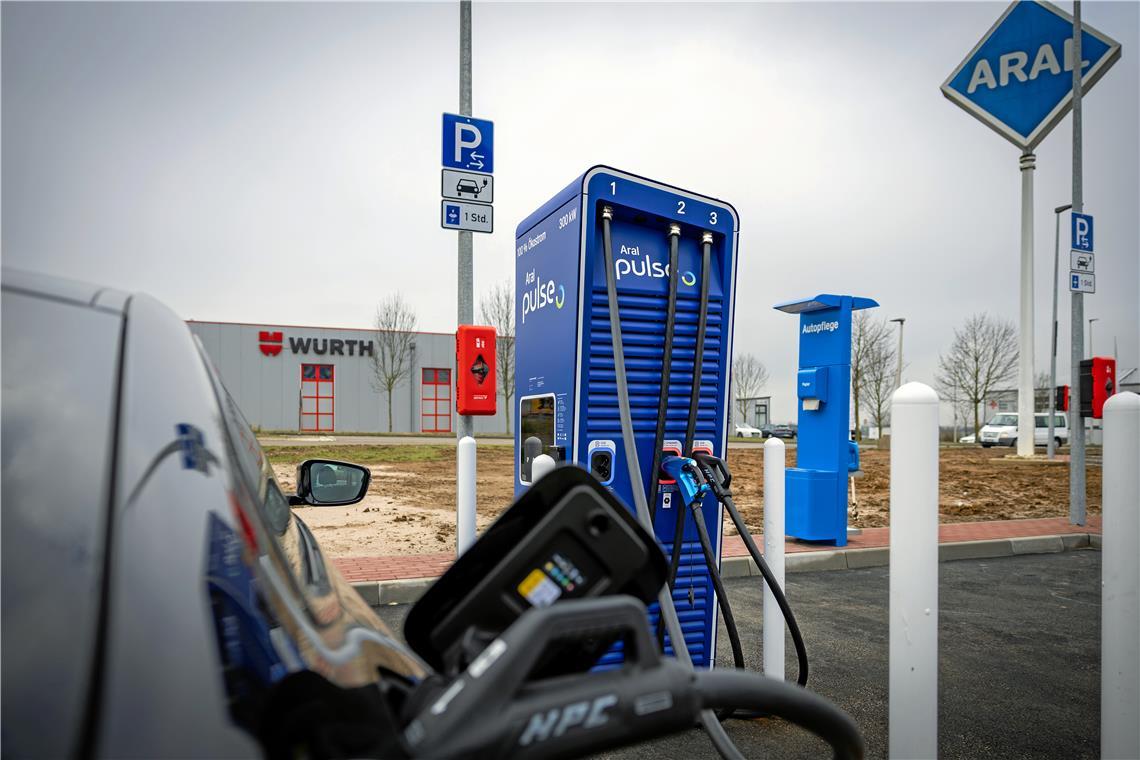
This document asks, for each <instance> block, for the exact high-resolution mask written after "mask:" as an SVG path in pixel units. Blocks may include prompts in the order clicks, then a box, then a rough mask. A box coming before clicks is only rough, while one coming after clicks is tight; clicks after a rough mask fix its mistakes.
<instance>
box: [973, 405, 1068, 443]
mask: <svg viewBox="0 0 1140 760" xmlns="http://www.w3.org/2000/svg"><path fill="white" fill-rule="evenodd" d="M1017 418H1018V417H1017V413H1016V412H1003V413H1001V414H998V415H996V416H995V417H994V418H993V419H991V420H990V421H989V422H987V423H986V424H985V425H984V426H983V427H982V429H981V430H980V431H979V436H980V438H981V444H982V446H983V447H984V448H987V449H988V448H990V447H991V446H1016V445H1017ZM1048 442H1049V415H1048V414H1046V413H1044V412H1039V413H1037V414H1034V415H1033V445H1034V446H1045V445H1047V444H1048ZM1053 442H1054V443H1055V444H1056V445H1057V446H1063V445H1065V444H1066V443H1068V442H1069V420H1068V415H1066V414H1065V413H1064V412H1054V413H1053Z"/></svg>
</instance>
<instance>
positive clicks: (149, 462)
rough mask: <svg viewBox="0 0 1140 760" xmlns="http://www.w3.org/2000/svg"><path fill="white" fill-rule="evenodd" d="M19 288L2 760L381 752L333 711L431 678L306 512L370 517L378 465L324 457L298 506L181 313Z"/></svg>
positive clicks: (8, 443)
mask: <svg viewBox="0 0 1140 760" xmlns="http://www.w3.org/2000/svg"><path fill="white" fill-rule="evenodd" d="M2 286H3V299H2V304H3V307H2V312H3V313H2V325H3V440H4V457H3V471H2V475H0V477H2V478H3V483H4V500H3V525H4V528H3V533H2V537H3V555H2V562H3V571H2V578H3V593H2V595H0V605H2V611H3V621H4V629H3V636H4V669H3V675H2V678H3V708H2V709H3V736H4V754H5V756H12V757H69V756H73V755H82V756H89V757H128V756H129V757H253V756H257V755H262V754H265V755H271V756H281V757H284V756H290V757H292V756H300V755H310V756H311V755H335V756H359V755H362V754H365V753H367V752H369V751H370V749H369V747H370V746H374V745H369V744H367V743H361V742H369V741H370V742H375V741H376V736H375V735H372V736H368V737H362V736H361V734H360V733H359V732H357V733H355V734H354V733H353V732H351V731H335V730H330V725H331V724H333V723H335V721H332V720H330V718H329V716H334V717H341V716H344V715H346V714H347V713H348V712H351V711H353V710H359V709H360V705H361V704H364V703H363V702H361V701H359V700H363V699H365V698H366V697H367V694H364V693H362V691H361V688H362V687H371V692H372V693H376V684H377V683H378V682H379V680H380V678H381V677H382V676H383V678H384V683H385V685H386V686H387V687H388V688H392V687H393V686H394V687H395V688H396V689H397V690H399V689H400V688H401V686H403V687H404V688H406V689H407V688H411V687H412V685H413V684H415V683H417V682H418V681H420V680H421V679H422V678H423V677H424V676H425V674H426V673H428V672H429V670H428V668H427V666H426V665H424V664H423V663H422V661H421V660H420V659H419V658H418V657H416V655H415V654H413V653H412V652H411V651H410V650H408V649H406V648H405V647H404V646H403V645H402V644H400V643H398V642H397V641H396V639H395V638H393V636H392V635H391V633H390V631H388V629H387V628H386V627H385V626H384V624H383V623H382V622H381V621H380V619H379V618H378V617H377V616H376V614H375V613H374V612H373V610H372V608H371V607H369V606H368V604H367V603H366V602H365V601H364V600H363V599H362V598H361V597H360V595H359V594H357V592H356V591H355V590H354V589H353V588H352V587H351V586H350V585H348V584H347V583H346V582H345V580H344V579H343V578H342V577H341V575H340V573H339V572H338V571H337V569H336V567H335V566H333V565H332V564H331V563H330V562H329V561H328V559H327V558H326V557H325V556H324V554H323V553H322V552H321V548H320V546H319V545H318V543H317V542H316V540H315V539H314V537H313V534H312V532H311V531H310V530H309V528H308V527H307V526H306V525H305V523H304V522H303V521H302V520H301V519H299V518H298V516H297V515H296V514H294V512H293V510H292V509H291V506H292V505H299V504H308V505H314V506H317V505H326V504H327V505H330V506H332V505H336V506H339V505H345V504H351V503H354V502H357V501H359V500H360V499H361V498H362V497H363V495H364V493H365V491H366V490H367V488H368V482H369V473H368V471H367V470H366V469H365V468H362V467H359V466H357V465H352V464H347V463H343V462H333V461H309V462H305V463H304V464H303V465H301V467H299V468H298V478H297V483H298V486H297V493H295V494H286V493H285V492H284V491H283V490H282V489H281V487H280V485H279V484H278V482H277V479H276V478H275V477H274V473H273V469H272V468H271V467H270V465H269V462H268V461H267V460H266V458H265V455H264V453H263V452H262V450H261V447H260V445H259V444H258V442H257V439H256V438H255V437H254V434H253V432H252V430H251V429H250V427H249V425H248V424H247V423H246V421H245V419H244V418H243V417H242V415H241V412H240V411H238V408H237V405H236V404H235V403H234V401H233V399H232V398H231V397H230V395H229V394H228V393H227V392H226V389H225V388H224V387H223V385H222V383H221V381H220V379H219V377H218V375H217V373H216V372H215V371H214V369H213V367H212V366H211V363H210V361H209V359H208V358H207V357H206V354H205V353H204V351H203V350H202V347H201V344H200V343H198V341H197V339H196V338H195V337H194V336H192V335H191V333H190V331H189V329H188V328H187V326H186V324H185V323H184V322H183V321H182V320H181V319H179V318H178V317H177V316H176V315H175V314H174V313H173V312H171V311H170V310H169V309H167V308H166V307H164V306H162V305H161V304H160V303H158V302H157V301H155V300H154V299H153V298H150V297H148V296H145V295H131V294H128V293H122V292H119V291H115V290H110V289H106V288H99V287H95V286H90V285H85V284H80V283H75V282H69V281H63V280H57V279H54V278H46V277H40V276H35V275H28V274H23V273H17V272H10V271H5V272H4V273H3V275H2ZM338 700H340V701H338ZM354 700H355V701H354ZM376 730H377V731H382V730H383V728H382V727H379V726H378V727H377V729H376ZM354 742H355V743H354Z"/></svg>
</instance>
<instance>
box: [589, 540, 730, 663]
mask: <svg viewBox="0 0 1140 760" xmlns="http://www.w3.org/2000/svg"><path fill="white" fill-rule="evenodd" d="M662 550H663V551H664V552H665V554H666V556H668V555H669V553H670V552H672V550H673V547H672V546H670V545H665V546H663V547H662ZM690 589H692V596H693V601H692V603H691V604H690V603H689V592H690ZM712 594H713V589H712V583H711V581H710V580H709V576H708V571H707V570H706V569H705V560H704V555H703V554H702V553H701V545H700V543H698V542H697V541H686V542H685V543H684V544H683V545H682V546H681V564H680V565H679V566H678V568H677V583H676V585H675V587H674V589H673V604H674V605H675V606H676V608H677V619H678V621H679V622H680V623H681V630H682V631H683V632H684V634H685V645H686V648H687V649H688V650H689V656H690V657H691V658H692V660H693V665H694V666H695V667H698V668H707V667H709V665H710V662H709V660H710V657H709V655H710V650H709V641H708V639H709V636H708V621H709V615H710V609H709V606H710V604H711V603H712ZM657 617H658V607H657V605H656V604H651V605H650V606H649V620H648V624H649V630H650V631H651V632H655V631H656V630H657ZM622 651H623V647H622V645H621V642H619V643H618V644H616V645H615V646H614V647H612V648H611V649H610V650H609V651H608V652H606V653H605V654H604V655H603V656H602V657H601V659H599V660H598V665H597V668H598V669H610V668H613V667H616V666H618V665H620V664H621V663H622V657H623V655H622ZM665 652H666V654H668V655H669V656H672V655H673V647H672V644H671V642H670V639H669V636H668V634H666V636H665Z"/></svg>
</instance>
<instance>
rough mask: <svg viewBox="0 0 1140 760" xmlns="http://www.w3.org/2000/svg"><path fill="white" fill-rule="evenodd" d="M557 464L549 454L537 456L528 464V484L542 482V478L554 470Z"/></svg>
mask: <svg viewBox="0 0 1140 760" xmlns="http://www.w3.org/2000/svg"><path fill="white" fill-rule="evenodd" d="M557 464H558V463H557V462H555V461H554V457H552V456H550V455H549V454H539V455H538V456H536V457H535V458H534V461H533V462H531V464H530V482H531V484H532V485H533V484H535V483H537V482H538V481H540V480H542V476H543V475H545V474H546V473H548V472H550V471H551V470H553V469H554V468H555V466H556V465H557Z"/></svg>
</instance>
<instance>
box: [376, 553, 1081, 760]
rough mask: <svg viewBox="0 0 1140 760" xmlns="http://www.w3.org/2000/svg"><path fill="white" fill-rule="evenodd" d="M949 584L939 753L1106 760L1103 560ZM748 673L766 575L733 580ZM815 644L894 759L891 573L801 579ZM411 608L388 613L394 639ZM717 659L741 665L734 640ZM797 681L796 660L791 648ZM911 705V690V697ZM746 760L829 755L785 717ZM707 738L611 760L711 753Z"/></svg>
mask: <svg viewBox="0 0 1140 760" xmlns="http://www.w3.org/2000/svg"><path fill="white" fill-rule="evenodd" d="M939 568H940V584H939V596H940V604H939V648H940V664H939V724H938V733H939V756H940V757H942V758H971V759H972V758H982V757H1000V758H1030V757H1064V758H1081V757H1089V758H1093V757H1097V756H1098V753H1099V746H1100V738H1099V737H1100V708H1099V702H1100V655H1099V649H1100V552H1098V551H1093V550H1080V551H1072V552H1065V553H1063V554H1043V555H1029V556H1016V557H1003V558H998V559H987V560H962V561H957V562H943V563H942V564H941V565H940V566H939ZM725 586H726V588H727V589H728V596H729V599H730V600H731V601H732V604H733V612H734V613H735V614H736V618H737V621H738V627H739V629H740V633H741V640H742V644H743V648H744V652H745V658H746V661H747V664H748V667H749V668H751V669H754V670H760V668H761V661H760V656H761V653H760V646H761V627H760V626H761V602H760V599H761V594H760V586H759V579H757V578H737V579H729V580H727V581H725ZM787 587H788V588H787V592H788V598H789V601H790V602H791V604H792V606H793V609H794V610H795V612H796V616H797V619H798V621H799V624H800V627H801V629H802V630H803V633H804V638H805V640H806V642H807V647H808V656H809V659H810V666H811V671H810V676H811V677H810V680H809V687H810V688H811V689H813V690H815V691H817V692H819V693H820V694H823V695H824V696H827V697H828V698H830V699H832V700H833V701H835V702H836V703H837V704H838V705H839V706H840V707H842V708H843V709H845V710H847V711H848V712H849V713H850V714H851V715H852V717H854V718H855V720H856V722H857V723H858V724H859V725H860V727H861V729H862V731H863V735H864V738H865V739H866V742H867V749H868V752H867V756H868V757H870V758H880V757H886V751H887V715H888V708H887V682H888V658H887V643H888V638H887V600H888V575H887V568H886V567H877V568H867V569H863V570H847V571H844V572H822V573H820V572H817V573H795V574H793V575H789V576H788V581H787ZM408 609H409V605H393V606H385V607H379V608H377V611H378V612H379V614H380V616H381V617H382V618H383V619H384V621H385V622H386V623H388V624H389V625H390V626H392V629H393V630H394V631H400V630H401V629H402V627H403V620H404V617H405V616H406V615H407V612H408ZM718 643H719V652H718V662H719V663H720V664H721V665H724V666H731V664H732V659H731V652H730V651H729V647H728V640H727V637H726V635H725V633H724V631H723V627H722V630H721V635H720V638H719V642H718ZM786 651H787V653H788V665H787V673H788V677H789V678H795V672H796V663H795V659H794V656H795V651H794V649H793V647H792V644H791V640H790V639H788V641H787V643H786ZM903 698H905V695H904V697H903ZM727 727H728V732H729V735H730V736H731V737H732V738H733V740H734V741H736V743H737V744H738V746H739V747H740V749H741V751H742V752H743V754H744V755H745V756H746V757H769V758H809V757H810V758H818V757H828V756H830V751H829V748H828V747H827V746H826V745H825V744H824V743H823V742H821V741H820V740H818V739H816V738H815V737H813V736H811V735H809V734H807V733H805V732H803V731H801V730H800V729H798V728H796V727H794V726H791V725H789V724H787V723H784V722H782V721H778V720H773V719H769V720H758V721H743V720H733V721H729V723H728V724H727ZM715 756H716V755H715V753H714V751H713V749H712V747H711V745H710V744H709V742H708V739H707V738H706V737H705V735H704V733H703V732H702V731H700V730H699V729H691V730H687V731H685V732H683V733H681V734H677V735H674V736H671V737H667V738H664V739H659V740H656V741H653V742H649V743H644V744H641V745H638V746H635V747H628V748H625V749H622V750H620V751H615V752H610V753H606V754H605V755H602V756H601V757H605V758H609V759H614V760H616V759H618V758H621V759H622V760H626V759H633V758H662V757H668V758H704V757H715Z"/></svg>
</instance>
